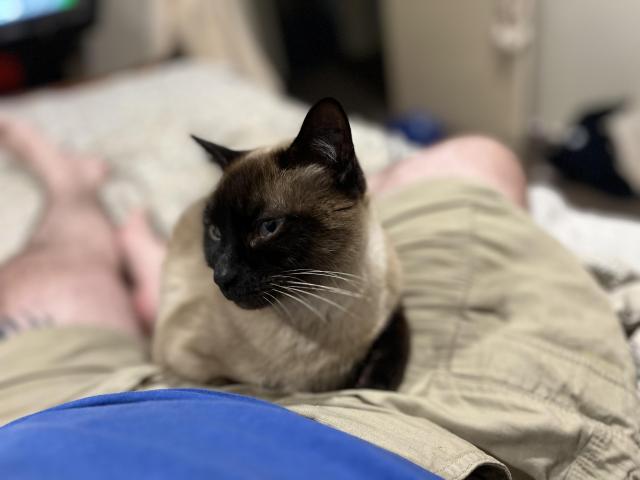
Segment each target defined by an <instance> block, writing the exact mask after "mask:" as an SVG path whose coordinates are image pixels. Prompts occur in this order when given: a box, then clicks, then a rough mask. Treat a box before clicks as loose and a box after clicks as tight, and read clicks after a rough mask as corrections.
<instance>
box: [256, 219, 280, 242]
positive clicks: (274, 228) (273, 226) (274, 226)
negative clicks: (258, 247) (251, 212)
mask: <svg viewBox="0 0 640 480" xmlns="http://www.w3.org/2000/svg"><path fill="white" fill-rule="evenodd" d="M283 223H284V218H271V219H268V220H264V221H263V222H262V223H261V224H260V227H259V228H258V235H260V238H261V239H263V240H265V239H267V238H269V237H272V236H273V235H275V234H276V233H278V230H280V227H282V224H283Z"/></svg>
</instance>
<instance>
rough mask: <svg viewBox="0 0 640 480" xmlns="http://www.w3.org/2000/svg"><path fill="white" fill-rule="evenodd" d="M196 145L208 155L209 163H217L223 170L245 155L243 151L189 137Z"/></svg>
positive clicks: (192, 136) (193, 136)
mask: <svg viewBox="0 0 640 480" xmlns="http://www.w3.org/2000/svg"><path fill="white" fill-rule="evenodd" d="M191 138H193V139H194V140H195V141H196V143H197V144H198V145H200V146H201V147H202V148H203V149H204V150H205V152H207V153H208V154H209V157H210V158H211V161H213V162H215V163H217V164H218V165H219V166H220V168H222V169H223V170H224V169H225V168H227V167H228V166H229V165H230V164H231V163H232V162H233V161H234V160H236V159H237V158H238V157H240V156H241V155H243V154H244V153H246V152H245V151H238V150H231V149H230V148H226V147H223V146H221V145H216V144H215V143H213V142H209V141H207V140H204V139H202V138H200V137H196V136H195V135H191Z"/></svg>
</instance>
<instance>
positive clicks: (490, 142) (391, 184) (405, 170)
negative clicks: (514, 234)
mask: <svg viewBox="0 0 640 480" xmlns="http://www.w3.org/2000/svg"><path fill="white" fill-rule="evenodd" d="M427 178H461V179H465V180H468V181H470V182H475V183H479V184H482V185H484V186H487V187H490V188H492V189H494V190H497V191H498V192H500V193H502V194H503V195H505V196H506V197H507V198H508V199H509V200H511V201H512V202H514V203H515V204H517V205H520V206H521V207H523V208H526V203H527V201H526V186H527V185H526V178H525V175H524V171H523V169H522V165H521V163H520V161H519V160H518V157H517V156H516V155H515V154H514V153H513V152H512V151H511V150H509V149H508V148H507V147H505V146H504V145H502V144H501V143H499V142H498V141H496V140H494V139H492V138H489V137H485V136H481V135H469V136H464V137H458V138H452V139H450V140H446V141H444V142H442V143H440V144H438V145H435V146H433V147H429V148H426V149H424V150H420V151H419V152H417V153H416V154H414V155H413V156H411V157H410V158H408V159H407V160H404V161H402V162H399V163H397V164H395V165H393V166H392V167H390V168H389V169H387V170H385V171H383V172H382V173H380V174H378V175H376V176H374V177H371V178H370V179H369V185H370V187H371V190H372V191H373V192H374V193H382V194H384V193H385V192H388V191H391V190H396V189H399V188H402V187H405V186H407V185H409V184H411V183H414V182H416V181H418V180H420V179H427Z"/></svg>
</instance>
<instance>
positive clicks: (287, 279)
mask: <svg viewBox="0 0 640 480" xmlns="http://www.w3.org/2000/svg"><path fill="white" fill-rule="evenodd" d="M274 278H282V279H284V283H285V284H290V285H298V286H300V287H302V286H308V287H314V288H315V289H316V290H318V289H322V290H327V291H332V292H334V293H337V294H342V295H347V296H351V297H355V298H361V297H362V294H361V292H360V291H355V290H349V289H347V288H341V287H337V286H329V285H322V284H320V283H313V282H307V281H305V280H303V279H301V278H299V277H297V276H295V275H274Z"/></svg>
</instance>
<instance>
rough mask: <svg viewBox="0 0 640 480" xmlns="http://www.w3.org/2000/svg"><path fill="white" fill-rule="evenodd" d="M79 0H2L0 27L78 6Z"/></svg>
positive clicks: (0, 0) (0, 3) (0, 2)
mask: <svg viewBox="0 0 640 480" xmlns="http://www.w3.org/2000/svg"><path fill="white" fill-rule="evenodd" d="M78 3H79V0H0V27H3V26H5V25H9V24H12V23H17V22H21V21H24V20H32V19H34V18H38V17H43V16H46V15H51V14H56V13H62V12H64V11H67V10H72V9H74V8H75V7H77V6H78Z"/></svg>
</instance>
